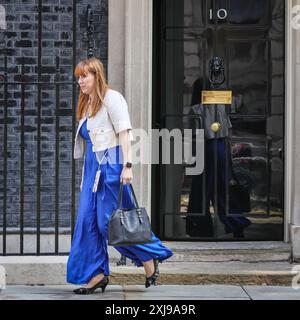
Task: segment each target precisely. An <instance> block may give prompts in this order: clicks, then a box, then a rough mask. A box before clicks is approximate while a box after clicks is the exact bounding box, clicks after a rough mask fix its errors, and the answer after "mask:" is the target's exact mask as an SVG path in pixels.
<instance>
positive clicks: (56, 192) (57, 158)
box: [55, 56, 60, 254]
mask: <svg viewBox="0 0 300 320" xmlns="http://www.w3.org/2000/svg"><path fill="white" fill-rule="evenodd" d="M55 68H56V75H55V78H56V79H55V80H57V81H58V80H59V56H56V57H55ZM59 89H60V87H59V84H58V83H57V82H56V85H55V138H56V139H55V254H58V247H59V244H58V242H59V239H58V233H59V192H58V190H59V104H60V90H59Z"/></svg>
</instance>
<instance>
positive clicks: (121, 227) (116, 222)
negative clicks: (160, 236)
mask: <svg viewBox="0 0 300 320" xmlns="http://www.w3.org/2000/svg"><path fill="white" fill-rule="evenodd" d="M130 188H131V191H132V194H133V198H134V202H135V208H132V209H122V208H120V206H121V203H122V196H123V183H120V191H119V197H118V205H117V209H115V210H114V211H113V212H112V214H111V216H110V218H109V224H108V245H110V246H128V245H135V244H144V243H149V242H152V234H151V224H150V220H149V216H148V214H147V212H146V209H145V208H139V206H138V202H137V199H136V196H135V193H134V190H133V187H132V184H130Z"/></svg>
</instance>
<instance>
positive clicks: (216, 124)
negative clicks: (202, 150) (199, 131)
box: [210, 122, 222, 133]
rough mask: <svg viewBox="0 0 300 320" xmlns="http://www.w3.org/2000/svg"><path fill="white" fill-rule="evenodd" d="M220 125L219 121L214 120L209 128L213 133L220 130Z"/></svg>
mask: <svg viewBox="0 0 300 320" xmlns="http://www.w3.org/2000/svg"><path fill="white" fill-rule="evenodd" d="M221 127H222V125H221V123H219V122H214V123H212V125H211V127H210V128H211V130H212V131H213V132H215V133H217V132H219V131H220V130H221Z"/></svg>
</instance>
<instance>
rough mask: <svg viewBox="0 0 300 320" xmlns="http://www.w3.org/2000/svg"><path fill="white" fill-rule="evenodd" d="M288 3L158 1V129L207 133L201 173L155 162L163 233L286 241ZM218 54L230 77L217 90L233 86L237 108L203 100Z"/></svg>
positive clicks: (156, 214)
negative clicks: (191, 172)
mask: <svg viewBox="0 0 300 320" xmlns="http://www.w3.org/2000/svg"><path fill="white" fill-rule="evenodd" d="M284 7H285V4H284V0H269V1H268V0H243V1H240V0H206V1H205V0H202V1H201V0H157V1H154V30H153V31H154V32H153V34H154V50H153V65H154V69H153V128H156V129H157V128H159V129H168V130H170V131H171V130H173V129H175V128H179V129H186V128H189V129H193V132H195V130H194V129H196V128H197V129H203V130H204V136H205V141H204V144H203V145H204V156H203V158H204V170H203V172H202V173H201V174H198V175H187V174H186V170H185V169H186V166H187V164H186V163H184V162H183V163H182V164H162V165H160V166H153V169H154V170H153V172H154V174H153V179H152V185H153V187H152V195H153V197H152V198H153V202H152V208H153V210H152V220H153V224H154V228H155V229H156V232H157V233H159V235H160V237H161V238H162V239H165V240H192V241H195V240H202V239H203V240H210V239H211V240H216V239H218V240H221V239H222V240H226V239H228V240H231V239H232V240H239V241H240V240H243V239H244V240H283V214H284V212H283V209H284V202H283V200H284V196H283V195H284V163H283V159H284V110H285V104H284V101H285V99H284V61H285V57H284V52H285V51H284V49H285V48H284V26H285V10H284ZM214 57H218V58H220V60H219V61H221V62H222V63H223V67H224V77H225V79H224V83H223V84H221V85H219V86H217V90H220V89H221V90H231V91H232V95H233V99H232V104H231V105H228V104H226V105H221V104H218V105H208V104H202V103H201V92H202V90H211V89H213V86H212V85H211V73H210V61H211V60H212V58H214ZM216 124H217V126H216ZM218 125H220V126H219V127H218ZM218 130H219V131H218ZM182 131H183V130H182ZM193 137H195V135H194V134H193ZM194 140H195V139H194ZM194 140H193V141H194ZM171 142H172V141H171ZM194 142H195V141H194ZM171 144H172V143H171ZM192 148H193V150H195V146H194V143H193V146H192ZM171 150H172V148H171ZM183 159H184V157H183Z"/></svg>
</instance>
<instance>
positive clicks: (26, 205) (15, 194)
mask: <svg viewBox="0 0 300 320" xmlns="http://www.w3.org/2000/svg"><path fill="white" fill-rule="evenodd" d="M107 1H108V0H102V1H100V0H98V1H96V0H90V1H83V0H80V1H76V19H77V22H76V39H73V10H74V3H75V1H71V0H60V1H49V0H43V1H42V10H41V16H42V36H41V51H39V41H38V35H39V32H38V30H39V28H38V27H39V11H40V10H39V1H38V0H35V1H34V0H15V1H2V2H1V4H2V5H3V6H4V8H5V10H6V22H7V28H6V30H0V73H1V74H3V72H4V53H5V51H6V52H7V55H8V70H7V71H8V74H7V80H8V81H9V82H17V81H20V80H21V79H22V78H21V75H20V73H21V63H22V61H24V63H25V68H24V71H25V73H26V76H25V79H26V81H34V82H36V81H38V70H40V71H41V78H40V80H41V81H46V82H49V85H46V86H45V85H43V86H41V103H40V104H39V103H38V85H36V84H30V85H29V84H27V85H26V86H24V90H25V94H24V104H23V107H24V112H23V113H22V111H21V110H22V99H21V98H22V95H21V89H22V87H21V86H20V85H17V84H15V83H13V84H11V85H8V86H7V90H8V94H7V109H6V111H7V116H6V117H5V113H4V86H3V84H2V85H1V86H0V101H1V108H0V197H1V199H0V233H1V226H2V221H3V212H4V208H3V197H4V195H5V192H6V213H7V214H6V217H7V225H8V226H9V227H16V228H18V227H19V225H20V210H21V208H22V204H23V212H24V226H25V227H33V228H35V227H36V215H37V207H36V206H37V181H38V180H37V179H38V175H37V172H38V170H37V166H38V158H40V162H39V163H40V170H41V171H40V172H41V175H40V192H39V194H40V208H41V211H40V213H41V228H49V227H53V226H54V221H55V204H56V203H57V204H58V209H59V220H60V223H59V225H60V226H61V227H67V228H68V227H69V226H70V222H71V208H72V157H73V154H72V152H73V150H72V149H73V145H72V128H73V131H74V128H76V127H77V122H75V123H73V122H72V114H73V112H72V85H71V84H70V83H67V84H62V85H60V86H59V99H60V103H59V105H58V110H56V91H55V89H56V87H55V85H52V84H50V83H54V82H55V81H57V80H59V81H66V82H70V81H72V74H73V59H75V62H76V63H77V62H78V61H79V60H80V59H82V58H86V56H87V41H86V39H85V34H84V33H85V32H86V8H87V4H91V6H92V8H93V10H94V25H95V32H94V39H95V49H96V50H95V56H96V57H97V58H100V59H101V60H102V62H103V63H104V65H105V67H106V68H107V43H108V41H107V19H108V12H107ZM74 41H76V56H74V52H73V42H74ZM39 52H40V55H41V56H40V57H41V60H40V62H41V66H40V67H41V68H40V69H39V65H38V63H39V59H38V56H39ZM56 56H59V57H60V68H59V79H58V78H57V75H55V73H56V71H57V70H56V68H55V62H56V60H55V57H56ZM23 59H24V60H23ZM77 90H78V89H77ZM77 93H78V91H77ZM77 96H78V95H77ZM39 108H40V116H38V110H39ZM75 109H76V107H75ZM22 119H23V122H22ZM57 120H58V121H57ZM38 123H40V135H38ZM5 124H6V128H7V133H6V134H7V139H6V143H7V174H6V188H5V190H4V178H5V177H4V171H3V169H4V153H3V150H4V143H5V141H4V134H5V131H4V128H5ZM22 132H23V134H24V135H22ZM22 139H23V140H22ZM38 141H39V142H40V151H39V152H38V149H37V148H38ZM22 148H23V151H24V153H23V154H24V170H23V171H22V168H21V163H22V162H21V160H22ZM57 148H58V154H57V156H56V150H57ZM57 159H58V160H57ZM82 160H83V159H80V160H76V161H75V193H76V194H75V214H76V213H77V207H78V200H79V199H78V198H79V184H80V179H81V167H82ZM57 162H58V163H57ZM57 164H58V165H59V171H58V189H57V190H58V194H59V200H58V201H57V198H56V197H55V190H56V188H55V185H56V179H55V168H56V165H57ZM22 177H23V178H22ZM22 179H23V187H24V189H23V190H24V197H23V201H21V200H22V188H21V186H22V183H21V182H22ZM21 203H22V204H21Z"/></svg>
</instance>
